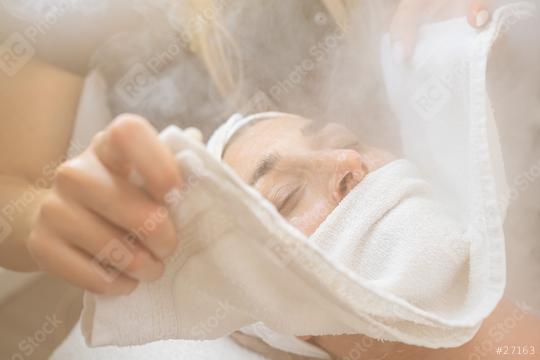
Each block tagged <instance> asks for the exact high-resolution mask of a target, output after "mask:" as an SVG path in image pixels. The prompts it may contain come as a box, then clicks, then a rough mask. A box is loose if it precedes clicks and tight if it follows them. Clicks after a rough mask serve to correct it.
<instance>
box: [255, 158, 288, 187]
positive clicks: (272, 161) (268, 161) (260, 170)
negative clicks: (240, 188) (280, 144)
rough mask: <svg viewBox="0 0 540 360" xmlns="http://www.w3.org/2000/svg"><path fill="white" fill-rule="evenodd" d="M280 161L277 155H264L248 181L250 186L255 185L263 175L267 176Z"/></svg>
mask: <svg viewBox="0 0 540 360" xmlns="http://www.w3.org/2000/svg"><path fill="white" fill-rule="evenodd" d="M280 160H281V156H279V154H277V153H270V154H268V155H266V156H265V157H264V158H263V159H262V160H261V161H259V163H258V164H257V167H256V168H255V171H254V172H253V176H252V177H251V180H250V181H249V184H250V185H252V186H253V185H255V183H256V182H257V181H258V180H259V179H260V178H261V177H263V176H264V175H266V174H268V173H269V172H270V171H272V169H274V168H275V167H276V165H277V163H278V162H279V161H280Z"/></svg>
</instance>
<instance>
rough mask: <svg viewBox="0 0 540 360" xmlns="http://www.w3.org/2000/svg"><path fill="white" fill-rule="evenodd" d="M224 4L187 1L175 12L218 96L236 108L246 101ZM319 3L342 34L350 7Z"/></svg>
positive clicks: (335, 1) (341, 0)
mask: <svg viewBox="0 0 540 360" xmlns="http://www.w3.org/2000/svg"><path fill="white" fill-rule="evenodd" d="M172 1H174V0H172ZM176 1H179V0H176ZM225 1H227V0H187V1H186V2H185V4H187V5H188V7H187V8H186V7H178V6H176V7H175V8H176V9H177V11H176V15H177V16H178V18H179V19H182V20H183V23H185V24H187V26H186V27H185V28H186V31H187V33H188V35H189V37H188V38H189V39H190V44H189V46H190V49H191V50H192V51H193V52H194V53H196V54H197V55H198V56H199V58H200V59H201V61H202V62H203V64H204V65H205V67H206V70H207V71H208V74H209V75H210V77H211V79H212V80H213V82H214V84H215V86H216V88H217V89H218V91H219V93H220V94H221V95H222V96H223V97H224V98H225V99H226V100H227V101H228V102H229V104H230V105H231V106H233V107H236V108H237V107H238V106H241V105H242V103H243V101H245V99H244V98H243V96H242V95H243V94H242V84H243V71H242V69H243V64H242V58H241V56H240V52H239V49H238V46H237V44H236V43H235V41H234V39H233V38H232V36H231V35H230V33H229V32H228V31H227V29H226V27H225V25H224V21H223V13H222V12H221V10H222V9H223V8H224V7H225V6H224V4H223V3H224V2H225ZM321 1H322V3H323V5H324V6H325V7H326V9H327V11H328V13H329V14H330V15H331V16H332V18H333V19H334V21H335V23H336V26H338V27H339V28H340V29H341V30H343V31H345V30H346V29H347V25H348V19H349V17H348V15H349V12H350V8H351V6H352V4H350V3H349V2H348V1H347V0H321Z"/></svg>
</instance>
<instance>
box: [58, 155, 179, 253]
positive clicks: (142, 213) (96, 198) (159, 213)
mask: <svg viewBox="0 0 540 360" xmlns="http://www.w3.org/2000/svg"><path fill="white" fill-rule="evenodd" d="M55 189H56V190H57V191H58V193H59V194H60V195H61V196H62V197H64V198H67V199H71V200H72V201H73V202H75V203H78V204H80V205H81V206H82V207H83V208H86V209H88V210H90V211H91V212H93V213H95V214H97V215H98V216H99V217H101V218H102V219H105V220H106V221H107V222H109V223H111V224H114V225H115V226H116V227H118V228H120V229H121V230H122V232H123V233H129V234H131V235H133V240H134V241H140V242H141V244H143V245H144V246H145V247H146V248H147V249H149V250H150V251H151V253H152V254H153V255H154V256H155V257H156V258H158V259H164V258H165V257H167V256H168V255H169V254H171V253H172V252H173V251H174V249H175V248H176V244H177V240H176V232H175V228H174V224H173V222H172V220H171V218H170V216H169V212H168V210H167V209H166V208H165V207H164V206H162V205H160V204H159V203H157V202H156V201H155V200H154V199H152V198H151V197H149V196H148V195H147V194H146V193H145V192H144V191H142V190H141V189H140V188H139V187H137V186H135V185H133V184H131V183H130V182H128V181H127V180H126V179H123V178H121V177H119V176H117V175H115V174H112V173H111V172H109V171H107V169H106V168H105V167H104V166H103V165H102V164H101V163H100V162H99V161H98V160H97V159H95V158H93V155H92V154H91V153H86V154H84V156H82V157H81V158H78V159H74V160H71V161H69V162H67V163H64V164H63V165H61V166H60V167H59V169H58V171H57V174H56V179H55Z"/></svg>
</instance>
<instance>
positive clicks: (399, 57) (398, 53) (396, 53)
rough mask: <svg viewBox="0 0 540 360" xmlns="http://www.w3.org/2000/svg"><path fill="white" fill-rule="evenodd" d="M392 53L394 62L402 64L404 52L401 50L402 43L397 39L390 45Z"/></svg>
mask: <svg viewBox="0 0 540 360" xmlns="http://www.w3.org/2000/svg"><path fill="white" fill-rule="evenodd" d="M392 55H393V57H394V62H395V63H396V64H398V65H401V64H403V61H404V57H405V54H404V51H403V44H402V43H401V42H399V41H398V42H395V43H394V45H392Z"/></svg>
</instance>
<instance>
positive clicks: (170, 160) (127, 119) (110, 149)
mask: <svg viewBox="0 0 540 360" xmlns="http://www.w3.org/2000/svg"><path fill="white" fill-rule="evenodd" d="M92 146H93V148H94V150H95V153H96V155H97V157H98V159H99V160H100V161H101V162H102V163H103V164H104V165H105V166H106V167H107V168H108V169H110V170H111V171H113V172H115V173H117V174H119V175H121V176H123V177H126V175H128V172H129V171H132V170H136V171H137V172H138V173H139V174H140V176H141V177H142V179H143V181H144V187H145V189H146V190H147V191H148V192H149V193H150V194H151V195H152V197H153V198H154V199H155V200H157V201H159V202H162V201H163V199H164V197H165V195H166V194H167V193H168V192H169V191H170V190H172V189H173V188H175V187H178V186H180V184H181V175H180V172H179V170H178V168H177V166H176V162H175V160H174V156H173V154H172V153H171V152H170V151H169V150H168V149H167V147H166V146H165V145H164V144H162V143H161V142H160V141H159V138H158V136H157V132H156V131H155V129H154V128H153V127H152V126H151V125H150V124H149V123H148V122H147V121H146V120H145V119H143V118H141V117H139V116H137V115H132V114H124V115H120V116H119V117H117V118H116V119H115V120H114V122H113V123H112V124H111V125H110V127H109V128H108V129H107V130H106V131H105V132H103V133H101V134H100V135H99V136H97V137H96V138H95V141H94V143H93V145H92Z"/></svg>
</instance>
